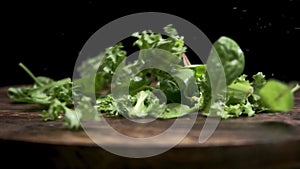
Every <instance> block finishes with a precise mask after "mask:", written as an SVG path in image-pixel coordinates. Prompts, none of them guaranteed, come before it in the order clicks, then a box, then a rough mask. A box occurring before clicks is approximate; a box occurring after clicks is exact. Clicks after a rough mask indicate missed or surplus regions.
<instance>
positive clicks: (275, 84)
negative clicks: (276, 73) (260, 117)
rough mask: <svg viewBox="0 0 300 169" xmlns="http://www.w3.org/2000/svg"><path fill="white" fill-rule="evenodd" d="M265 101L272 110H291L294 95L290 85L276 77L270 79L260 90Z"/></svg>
mask: <svg viewBox="0 0 300 169" xmlns="http://www.w3.org/2000/svg"><path fill="white" fill-rule="evenodd" d="M259 95H260V97H261V99H262V101H263V103H264V104H265V105H266V106H267V107H268V108H269V109H270V110H271V111H283V112H287V111H290V110H291V109H292V108H293V106H294V101H293V100H294V97H293V94H292V92H291V89H290V88H289V86H288V85H286V84H284V83H283V82H280V81H278V80H275V79H271V80H269V81H268V82H267V83H266V84H265V85H264V86H263V87H262V88H261V89H260V91H259Z"/></svg>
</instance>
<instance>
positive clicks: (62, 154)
mask: <svg viewBox="0 0 300 169" xmlns="http://www.w3.org/2000/svg"><path fill="white" fill-rule="evenodd" d="M7 89H8V88H7V87H2V88H0V148H1V150H2V151H1V152H2V155H4V157H3V158H2V157H1V159H2V160H1V163H3V164H8V165H9V166H11V167H9V168H12V167H16V166H22V167H31V168H40V167H41V165H42V167H41V168H112V169H113V168H116V169H117V168H120V169H121V168H123V169H124V168H128V169H133V168H145V169H146V168H205V169H210V168H211V169H225V168H230V169H232V168H251V169H254V168H264V169H268V168H270V169H271V168H272V169H273V168H274V169H285V168H287V169H296V168H300V92H297V93H296V94H295V106H294V109H293V110H292V111H291V112H287V113H280V112H278V113H260V114H256V115H255V116H254V117H241V118H237V119H228V120H222V121H221V122H220V123H219V125H218V127H217V129H216V131H215V132H214V133H213V135H212V136H211V137H210V138H209V139H208V140H207V141H206V142H205V143H201V144H200V143H199V142H198V138H199V134H200V132H201V129H202V127H203V125H204V123H205V120H206V118H204V117H201V116H198V117H197V119H196V122H195V124H194V125H193V128H192V129H191V130H190V132H189V133H188V135H187V136H186V137H185V138H184V139H183V140H182V141H181V142H180V143H179V144H178V145H177V146H175V147H173V148H172V149H170V150H168V151H166V152H164V153H162V154H159V155H156V156H152V157H148V158H126V157H122V156H118V155H115V154H112V153H110V152H108V151H106V150H104V149H103V148H101V147H100V146H98V145H97V144H95V143H94V142H93V141H92V139H91V138H90V137H89V136H88V135H87V134H86V132H85V131H84V130H80V131H70V130H68V129H66V127H65V126H64V125H63V121H62V120H57V121H48V122H45V121H42V119H41V117H40V116H39V115H40V113H41V108H40V107H39V106H37V105H30V104H16V103H13V102H11V100H10V99H9V98H8V97H7V95H6V92H7ZM106 121H107V122H108V123H109V124H110V125H111V126H112V127H113V128H114V129H115V130H117V131H118V132H120V133H122V134H124V135H128V136H131V137H142V138H147V137H149V136H155V135H157V134H159V133H161V132H163V131H164V130H166V129H167V128H168V127H169V126H170V125H172V124H173V122H174V120H155V121H154V122H151V124H134V123H132V122H130V121H128V120H126V119H123V118H106ZM190 122H191V120H190V119H189V118H188V117H184V118H181V119H180V121H179V123H180V124H182V125H184V124H187V123H190ZM99 124H100V128H99V129H100V130H102V131H104V132H103V133H105V134H103V136H102V137H103V144H107V145H112V146H115V145H117V146H119V147H128V146H129V147H130V148H132V149H134V148H138V147H134V146H132V145H128V144H127V143H126V142H124V140H122V139H120V140H116V139H114V138H113V137H112V136H111V135H110V133H109V132H108V129H107V127H106V126H105V125H103V126H101V123H99ZM106 130H107V132H105V131H106ZM171 137H172V136H171ZM170 139H172V138H170ZM164 146H168V142H167V141H164V140H162V141H161V147H164ZM146 148H149V149H155V148H158V147H157V144H149V145H146ZM3 166H4V165H3ZM1 168H2V167H1Z"/></svg>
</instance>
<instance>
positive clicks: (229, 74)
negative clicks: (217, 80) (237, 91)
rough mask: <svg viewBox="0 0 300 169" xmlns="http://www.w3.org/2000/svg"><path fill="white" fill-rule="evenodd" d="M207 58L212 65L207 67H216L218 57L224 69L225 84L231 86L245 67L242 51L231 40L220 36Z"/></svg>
mask: <svg viewBox="0 0 300 169" xmlns="http://www.w3.org/2000/svg"><path fill="white" fill-rule="evenodd" d="M213 47H214V49H212V50H211V53H210V55H209V58H211V60H212V63H211V64H209V66H217V65H218V64H219V63H218V57H217V56H219V58H220V60H221V63H222V65H223V68H224V72H225V76H226V83H227V84H231V83H232V82H233V81H234V80H235V79H236V78H237V77H239V76H240V75H241V74H242V73H243V71H244V66H245V58H244V53H243V51H242V49H241V48H240V47H239V45H238V44H237V43H236V42H235V41H234V40H233V39H231V38H229V37H226V36H222V37H220V38H219V39H218V40H217V41H216V42H215V43H214V45H213Z"/></svg>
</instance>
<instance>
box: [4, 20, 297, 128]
mask: <svg viewBox="0 0 300 169" xmlns="http://www.w3.org/2000/svg"><path fill="white" fill-rule="evenodd" d="M163 30H164V32H165V34H164V35H161V34H159V33H155V32H152V31H151V30H145V31H143V32H141V33H139V32H135V33H133V34H132V38H135V39H136V40H135V42H134V43H133V46H137V47H139V49H140V51H139V55H138V58H137V59H136V60H134V61H127V60H126V59H127V51H126V50H125V49H124V46H123V45H122V43H121V42H120V43H118V44H116V45H114V46H111V47H108V48H107V49H106V50H105V52H104V53H101V54H99V55H97V56H95V57H91V58H88V59H86V60H85V61H83V62H82V63H81V65H80V66H79V67H78V70H77V71H78V72H79V75H80V78H79V79H76V80H74V81H72V80H71V79H70V78H65V79H61V80H53V79H51V78H49V77H43V76H38V77H36V76H35V75H34V74H33V73H32V72H31V71H30V70H29V69H28V68H27V67H26V66H25V65H23V64H22V63H20V64H19V65H20V67H21V68H23V70H24V71H25V72H26V73H27V74H28V75H29V76H30V77H31V78H32V80H33V84H32V85H26V86H21V87H10V88H9V89H8V92H7V94H8V96H9V98H10V99H12V100H13V101H15V102H22V103H28V104H39V105H41V107H42V108H43V109H44V110H43V111H42V113H41V117H42V119H43V120H45V121H48V120H57V119H60V118H64V121H65V122H64V124H65V125H66V126H67V127H68V128H70V129H79V128H80V127H81V125H80V124H81V122H82V121H83V120H99V117H100V116H99V114H103V115H108V116H112V117H127V118H149V117H150V118H159V119H170V118H179V117H182V116H185V115H188V114H189V113H192V112H197V111H199V110H200V114H201V115H203V116H219V117H221V118H222V119H228V118H237V117H240V116H249V117H250V116H254V115H255V114H256V113H261V112H288V111H291V110H292V108H293V106H294V97H293V94H294V93H295V92H296V91H297V90H299V88H300V86H299V85H298V84H295V85H294V86H290V85H288V84H286V83H284V82H281V81H279V80H276V79H267V78H266V77H265V75H264V74H263V73H262V72H258V73H257V74H255V75H253V76H252V77H250V78H249V77H248V76H247V75H246V74H243V73H244V72H243V71H244V67H245V55H244V53H243V51H242V49H241V48H240V46H239V45H238V43H237V42H235V41H234V40H233V39H231V38H229V37H226V36H222V37H220V38H219V39H217V40H216V41H215V42H214V43H213V46H212V49H211V52H210V54H209V56H208V60H207V63H205V64H191V62H190V61H189V59H188V56H187V55H186V52H187V46H185V43H184V37H183V36H180V35H179V34H178V32H177V30H176V29H175V28H174V27H173V25H172V24H169V25H167V26H165V27H164V28H163ZM145 68H146V69H145ZM94 72H96V74H95V75H93V73H94ZM120 74H121V75H120ZM212 74H214V75H216V76H212ZM222 75H224V77H223V76H222ZM79 89H84V91H87V92H88V93H89V94H93V93H96V100H95V101H93V100H92V99H91V98H90V97H89V96H84V95H82V94H79V93H80V92H77V90H79ZM123 89H128V90H129V91H128V92H127V93H122V92H121V93H119V94H114V93H112V90H116V91H119V90H120V91H121V90H123ZM73 96H75V97H73ZM74 98H75V99H76V104H77V105H76V106H77V107H78V109H74V106H75V102H74Z"/></svg>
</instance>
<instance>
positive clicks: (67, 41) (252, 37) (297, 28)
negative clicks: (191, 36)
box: [0, 0, 300, 86]
mask: <svg viewBox="0 0 300 169" xmlns="http://www.w3.org/2000/svg"><path fill="white" fill-rule="evenodd" d="M162 2H163V3H164V4H162ZM1 7H2V8H3V10H2V14H1V18H2V19H1V22H2V23H1V30H2V31H1V34H2V35H1V41H2V45H1V46H2V50H1V64H0V72H1V78H0V79H1V80H0V86H6V85H14V84H24V83H32V80H31V79H30V78H29V77H28V76H27V75H26V74H25V73H24V72H23V70H22V69H21V68H20V67H19V66H18V63H19V62H23V63H24V64H25V65H26V66H27V67H29V68H30V69H31V70H32V72H33V73H34V74H36V75H43V76H49V77H52V78H54V79H60V78H64V77H71V76H72V73H73V68H74V64H75V61H76V58H77V56H78V54H79V52H80V50H81V48H82V47H83V45H84V44H85V42H86V41H87V40H88V38H89V37H90V36H92V35H93V33H95V32H96V31H97V30H98V29H100V28H101V27H102V26H104V25H105V24H107V23H109V22H110V21H112V20H115V19H117V18H120V17H122V16H125V15H128V14H133V13H137V12H164V13H169V14H173V15H176V16H178V17H182V18H184V19H186V20H188V21H190V22H192V23H193V24H195V25H196V26H198V27H199V29H201V30H202V31H203V32H204V33H205V34H206V36H207V37H208V38H209V39H210V40H211V41H212V42H213V41H215V40H216V39H217V38H219V37H220V36H222V35H225V36H228V37H231V38H232V39H234V40H236V41H237V42H238V44H239V45H240V47H241V48H242V50H243V51H244V53H245V58H246V68H245V72H244V73H246V74H249V75H252V74H254V73H256V72H258V71H262V72H264V73H265V74H266V76H267V78H271V77H273V78H277V79H280V80H283V81H293V80H300V75H299V73H300V72H299V66H300V64H299V62H298V58H299V56H300V54H299V48H300V45H299V44H300V43H299V37H300V36H299V35H300V18H299V16H300V12H299V11H300V1H297V0H282V1H278V0H276V1H250V0H249V1H243V0H227V1H212V0H210V1H199V2H197V3H196V1H192V2H189V1H160V2H155V1H137V2H131V3H129V1H122V2H118V1H108V2H105V3H104V2H103V1H95V0H84V1H49V2H47V1H38V2H32V1H31V2H27V1H26V2H16V1H10V2H9V3H5V4H2V5H1ZM3 11H4V12H3Z"/></svg>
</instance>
